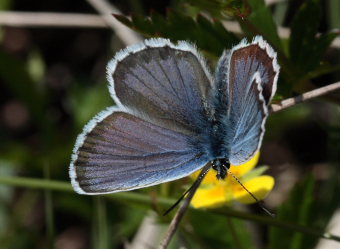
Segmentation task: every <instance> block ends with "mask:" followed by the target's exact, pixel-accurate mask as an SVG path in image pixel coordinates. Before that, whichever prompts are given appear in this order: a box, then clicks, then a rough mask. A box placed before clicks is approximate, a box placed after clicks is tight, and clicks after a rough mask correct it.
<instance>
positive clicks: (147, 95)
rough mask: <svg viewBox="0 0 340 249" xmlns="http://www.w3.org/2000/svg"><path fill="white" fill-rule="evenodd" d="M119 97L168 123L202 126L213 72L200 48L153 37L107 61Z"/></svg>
mask: <svg viewBox="0 0 340 249" xmlns="http://www.w3.org/2000/svg"><path fill="white" fill-rule="evenodd" d="M107 76H108V80H109V82H110V86H109V89H110V92H111V95H112V97H113V99H114V100H115V102H116V103H117V104H118V105H119V106H120V107H121V108H125V109H128V110H129V111H130V112H132V113H133V114H134V115H136V116H138V117H141V118H142V119H147V120H150V121H152V122H153V123H156V124H159V125H161V126H163V127H168V128H171V127H172V128H175V129H177V130H181V131H183V132H192V131H197V128H198V127H200V126H201V122H204V121H205V119H206V118H205V114H206V112H207V104H206V102H207V97H208V96H209V95H210V90H211V82H212V80H211V75H210V73H209V71H208V69H207V66H206V64H205V62H204V60H203V59H202V57H201V56H200V55H199V53H198V52H197V50H196V48H195V47H194V46H193V45H191V44H189V43H187V42H179V43H178V45H174V44H172V43H170V41H169V40H166V39H150V40H146V41H144V42H143V43H141V44H137V45H135V46H131V47H128V48H126V49H125V50H123V51H121V52H120V53H118V54H117V55H116V56H115V58H114V59H113V60H112V61H111V62H110V63H109V65H108V75H107Z"/></svg>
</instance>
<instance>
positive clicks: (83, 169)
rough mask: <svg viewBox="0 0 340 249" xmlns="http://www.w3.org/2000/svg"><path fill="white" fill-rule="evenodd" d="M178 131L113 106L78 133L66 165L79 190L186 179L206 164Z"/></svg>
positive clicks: (105, 190)
mask: <svg viewBox="0 0 340 249" xmlns="http://www.w3.org/2000/svg"><path fill="white" fill-rule="evenodd" d="M187 141H188V137H187V136H186V135H184V134H182V133H179V132H176V131H173V130H169V129H165V128H162V127H160V126H157V125H154V124H152V123H150V122H147V121H144V120H142V119H140V118H138V117H135V116H133V115H131V114H129V113H126V112H123V111H121V110H120V109H117V108H114V107H111V108H108V109H107V110H105V111H103V112H101V113H99V114H98V115H97V116H96V117H95V118H93V119H92V120H91V121H90V122H89V124H88V125H86V126H85V128H84V131H83V133H82V134H80V135H79V136H78V139H77V142H76V146H75V148H74V151H73V155H72V161H71V165H70V171H69V174H70V177H71V183H72V186H73V188H74V189H75V190H76V192H78V193H80V194H90V195H91V194H106V193H113V192H120V191H128V190H133V189H137V188H142V187H147V186H151V185H155V184H159V183H163V182H167V181H172V180H175V179H179V178H182V177H185V176H187V175H189V174H191V173H193V172H194V171H196V170H198V169H200V168H201V167H203V166H204V165H205V164H206V163H207V159H206V158H205V156H204V155H203V153H199V152H197V151H196V150H195V149H193V148H192V147H191V146H189V145H188V143H187Z"/></svg>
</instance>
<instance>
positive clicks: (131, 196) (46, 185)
mask: <svg viewBox="0 0 340 249" xmlns="http://www.w3.org/2000/svg"><path fill="white" fill-rule="evenodd" d="M0 184H5V185H11V186H15V187H25V188H37V189H42V190H46V189H49V190H55V191H64V192H73V193H74V194H76V193H75V192H74V191H73V190H72V187H71V184H70V183H68V182H62V181H52V180H42V179H38V178H28V177H8V176H0ZM105 198H108V199H110V200H120V201H121V200H124V201H134V202H138V203H143V204H150V201H151V198H150V197H149V196H148V195H145V194H141V193H137V192H121V193H115V194H111V195H105ZM175 202H176V200H175V199H170V198H158V199H157V204H158V205H161V206H163V207H170V206H172V204H173V203H175ZM196 211H198V212H202V215H205V212H206V211H204V210H196ZM210 212H213V213H215V214H219V215H226V216H232V217H234V218H239V219H242V220H248V221H255V222H258V223H261V224H265V225H269V226H276V227H280V228H285V229H288V230H292V231H296V232H301V233H305V234H310V235H314V236H317V237H321V238H324V239H330V240H335V241H339V242H340V236H336V235H333V234H330V233H323V232H321V231H318V230H314V229H311V228H309V227H305V226H300V225H296V224H293V223H288V222H284V221H281V220H278V219H273V218H271V217H267V216H260V215H255V214H251V213H244V212H240V211H236V210H233V209H223V210H214V211H210Z"/></svg>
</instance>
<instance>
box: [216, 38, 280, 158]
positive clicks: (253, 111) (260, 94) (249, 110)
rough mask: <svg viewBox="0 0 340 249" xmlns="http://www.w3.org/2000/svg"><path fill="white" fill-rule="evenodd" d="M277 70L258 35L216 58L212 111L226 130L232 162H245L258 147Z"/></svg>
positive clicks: (267, 45) (273, 54)
mask: <svg viewBox="0 0 340 249" xmlns="http://www.w3.org/2000/svg"><path fill="white" fill-rule="evenodd" d="M278 73H279V66H278V64H277V60H276V53H275V52H274V51H273V49H272V48H271V47H270V46H269V44H268V43H266V42H265V41H264V40H263V39H262V38H261V37H256V38H255V39H254V40H253V42H252V43H250V44H247V43H246V42H245V41H243V42H241V43H240V44H239V45H237V46H236V47H234V48H233V49H232V50H231V51H230V52H228V53H225V54H223V55H222V57H221V59H220V61H219V64H218V67H217V71H216V79H215V80H216V82H215V85H216V88H215V97H216V101H215V103H217V104H216V112H217V113H221V114H220V116H221V118H220V120H222V122H221V123H222V124H221V126H222V130H224V131H225V133H226V137H225V140H224V144H223V146H225V148H226V149H225V151H226V156H227V157H228V158H229V161H230V162H231V163H232V164H234V165H240V164H242V163H245V162H246V161H248V160H249V159H250V158H251V157H252V156H253V155H254V153H255V152H256V151H257V150H258V149H259V148H260V146H261V142H262V138H263V134H264V131H265V129H264V124H265V121H266V118H267V116H268V105H269V103H270V101H271V99H272V97H273V96H274V94H275V91H276V84H277V78H278Z"/></svg>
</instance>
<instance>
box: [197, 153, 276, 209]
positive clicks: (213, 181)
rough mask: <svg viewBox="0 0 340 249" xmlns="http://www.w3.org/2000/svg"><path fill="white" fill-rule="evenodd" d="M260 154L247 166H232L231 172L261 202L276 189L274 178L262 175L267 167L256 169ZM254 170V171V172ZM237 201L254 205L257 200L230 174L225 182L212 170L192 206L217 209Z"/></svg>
mask: <svg viewBox="0 0 340 249" xmlns="http://www.w3.org/2000/svg"><path fill="white" fill-rule="evenodd" d="M259 156H260V153H259V152H257V153H256V154H255V156H254V157H253V158H252V159H251V160H249V161H248V162H246V163H245V164H242V165H239V166H234V165H230V169H229V170H230V171H231V172H232V173H233V174H234V175H235V176H236V177H237V178H238V179H239V180H240V181H241V182H242V183H243V185H244V186H245V187H246V188H247V189H248V190H249V191H250V192H252V193H253V194H254V195H255V196H256V198H258V199H259V200H262V199H264V198H265V197H266V196H267V194H268V193H269V192H270V191H271V190H272V189H273V187H274V178H273V177H271V176H267V175H261V173H263V172H264V171H265V170H266V167H261V168H258V169H254V167H255V166H256V164H257V163H258V160H259ZM253 169H254V170H253ZM199 173H200V171H197V172H195V173H194V174H193V175H192V178H195V179H196V178H197V177H198V175H199ZM233 200H236V201H239V202H241V203H243V204H250V203H254V202H255V200H254V199H253V198H252V197H251V196H250V195H249V194H248V193H247V191H246V190H244V189H243V188H242V186H241V185H240V184H239V183H238V182H237V181H236V180H235V179H234V178H233V177H232V176H231V175H230V174H228V175H227V176H226V178H225V179H224V180H218V179H217V178H216V171H215V170H210V171H209V172H208V173H207V175H206V176H205V178H204V180H203V181H202V183H201V186H200V187H199V188H198V190H197V192H196V194H195V195H194V198H193V199H192V201H191V205H192V206H193V207H195V208H215V207H219V206H222V205H224V204H226V203H230V202H231V201H233Z"/></svg>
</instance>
